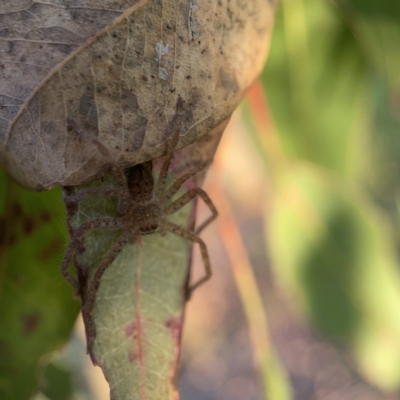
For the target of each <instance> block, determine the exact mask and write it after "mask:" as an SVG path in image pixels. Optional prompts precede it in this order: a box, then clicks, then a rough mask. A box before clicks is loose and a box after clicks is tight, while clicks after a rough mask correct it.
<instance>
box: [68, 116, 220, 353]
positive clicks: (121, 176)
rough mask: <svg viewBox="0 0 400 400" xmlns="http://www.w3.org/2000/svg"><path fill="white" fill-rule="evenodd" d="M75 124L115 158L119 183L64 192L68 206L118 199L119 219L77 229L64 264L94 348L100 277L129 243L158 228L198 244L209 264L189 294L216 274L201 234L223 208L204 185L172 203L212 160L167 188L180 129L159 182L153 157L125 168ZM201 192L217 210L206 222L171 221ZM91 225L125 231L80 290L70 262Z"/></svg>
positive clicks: (112, 165)
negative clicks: (94, 198)
mask: <svg viewBox="0 0 400 400" xmlns="http://www.w3.org/2000/svg"><path fill="white" fill-rule="evenodd" d="M70 123H71V125H72V128H73V129H74V130H75V131H76V132H77V133H78V134H79V135H80V136H81V137H83V138H85V140H87V139H88V140H90V141H91V142H93V143H94V144H96V145H97V146H98V147H99V150H100V152H101V153H102V154H103V155H104V156H105V157H106V158H107V159H108V160H110V169H111V171H112V172H113V173H114V174H115V178H116V186H115V187H110V188H99V187H91V188H86V189H82V190H80V191H78V192H77V193H75V194H69V193H68V191H67V192H66V195H65V196H64V202H65V203H66V205H67V206H68V205H72V204H79V202H80V201H81V200H83V199H84V198H86V197H87V196H98V195H106V196H111V197H116V198H117V199H118V206H117V212H118V216H117V217H106V218H96V219H89V220H87V221H85V222H84V223H83V224H81V225H80V226H78V227H76V228H75V229H73V230H72V233H71V243H70V245H69V247H68V249H67V252H66V254H65V257H64V260H63V262H62V264H61V272H62V274H63V275H64V277H65V278H66V279H67V280H68V282H70V283H71V285H72V286H73V287H74V289H75V291H76V292H77V293H79V294H80V296H81V298H82V312H83V314H84V316H85V318H86V321H87V327H86V329H87V336H88V351H90V350H91V347H92V343H93V338H94V337H95V328H94V324H93V322H92V317H91V311H92V309H93V305H94V301H95V299H96V293H97V290H98V287H99V285H100V281H101V277H102V276H103V274H104V271H105V270H106V269H107V268H108V267H109V266H110V265H111V264H112V262H113V261H114V259H115V258H116V257H117V256H118V254H119V253H120V252H121V251H122V249H123V248H124V247H125V245H126V244H127V243H132V242H135V241H136V240H137V239H138V237H139V236H140V235H147V234H152V233H154V232H156V231H159V232H160V233H161V234H164V233H165V232H167V231H169V232H171V233H174V234H175V235H178V236H181V237H183V238H185V239H187V240H189V241H191V242H193V243H198V244H199V246H200V251H201V256H202V259H203V263H204V268H205V275H204V276H203V277H202V278H201V279H199V280H198V281H197V282H196V283H195V284H193V285H192V286H191V287H189V296H190V293H191V292H192V291H193V290H194V289H195V288H197V287H198V286H199V285H201V284H202V283H203V282H205V281H206V280H208V279H209V278H210V277H211V266H210V260H209V257H208V252H207V247H206V245H205V243H204V242H203V240H202V239H201V238H200V237H199V233H200V232H201V231H202V230H203V229H204V228H205V227H206V226H207V225H208V224H209V223H210V222H211V221H213V220H214V219H215V218H216V217H217V215H218V212H217V210H216V208H215V206H214V204H213V203H212V201H211V199H210V198H209V197H208V195H207V193H206V192H205V191H204V190H202V189H201V188H193V189H191V190H189V191H188V192H186V193H184V194H183V195H181V196H180V197H178V198H177V199H176V200H174V201H172V202H171V198H172V197H173V196H174V195H175V194H176V193H177V192H178V190H179V189H180V188H181V187H182V186H183V184H184V183H185V182H186V181H187V180H189V179H190V178H191V177H193V176H194V175H195V174H196V173H198V172H199V171H201V170H203V169H204V168H205V167H207V166H208V165H209V162H207V163H200V164H198V165H195V166H194V168H193V169H192V170H189V171H188V172H187V173H185V174H184V175H182V176H181V177H180V178H178V179H176V180H175V182H174V183H173V184H172V185H171V186H170V187H168V188H165V183H166V179H167V175H168V170H169V166H170V163H171V160H172V157H173V153H174V150H175V147H176V144H177V142H178V139H179V130H178V131H177V132H176V134H175V135H174V136H173V137H172V138H171V139H170V143H169V148H168V151H167V155H166V157H165V160H164V162H163V164H162V167H161V170H160V173H159V176H158V179H157V181H156V182H155V181H154V178H153V163H152V161H148V162H145V163H142V164H139V165H136V166H133V167H130V168H128V169H126V170H125V171H124V170H122V169H121V168H120V167H118V166H117V165H116V164H115V163H113V160H112V158H111V155H110V154H109V153H108V150H107V149H106V148H104V146H103V145H102V144H101V143H100V142H99V141H98V140H97V138H93V137H89V136H88V133H87V132H81V130H80V127H78V126H76V125H75V124H74V123H73V122H71V121H70ZM197 196H199V197H201V198H202V199H203V201H204V202H205V203H206V205H207V206H208V207H209V209H210V211H211V212H212V215H211V216H210V217H209V218H208V219H207V220H206V221H204V222H203V223H202V224H201V225H200V226H199V227H198V228H197V229H196V231H194V232H193V231H191V230H188V229H186V228H184V227H181V226H178V225H176V224H174V223H171V222H169V221H168V216H169V215H171V214H173V213H175V212H176V211H178V210H179V209H181V208H182V207H183V206H184V205H186V204H187V203H189V202H190V201H192V200H193V199H195V198H196V197H197ZM92 229H102V230H111V231H121V232H122V233H121V234H120V236H119V237H118V239H117V240H116V241H115V243H114V244H113V245H112V247H111V249H110V250H109V251H108V252H107V253H106V254H105V256H104V257H103V260H102V261H101V262H100V265H99V266H98V267H97V268H96V271H95V273H94V275H93V277H92V279H91V281H90V282H89V283H88V284H85V287H84V288H82V289H81V288H80V287H79V284H78V282H77V281H76V279H75V278H74V277H73V276H72V275H71V274H70V273H69V266H70V264H71V262H72V261H73V259H74V257H75V256H76V254H77V253H78V251H79V250H80V249H81V248H82V242H83V240H84V235H85V233H86V232H87V231H89V230H92ZM82 290H83V291H84V293H83V292H82Z"/></svg>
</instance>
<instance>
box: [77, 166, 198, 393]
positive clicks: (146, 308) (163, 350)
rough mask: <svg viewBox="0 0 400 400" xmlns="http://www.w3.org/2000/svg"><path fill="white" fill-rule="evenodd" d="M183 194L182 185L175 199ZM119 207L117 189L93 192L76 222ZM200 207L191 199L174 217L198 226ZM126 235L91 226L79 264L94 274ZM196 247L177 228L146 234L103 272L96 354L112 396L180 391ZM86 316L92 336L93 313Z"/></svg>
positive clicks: (109, 179)
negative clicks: (175, 231) (195, 220)
mask: <svg viewBox="0 0 400 400" xmlns="http://www.w3.org/2000/svg"><path fill="white" fill-rule="evenodd" d="M156 175H157V174H156ZM173 176H175V178H176V175H173V174H172V173H170V174H169V179H168V181H167V185H166V187H168V186H169V185H170V184H171V183H172V181H173ZM114 179H115V177H114V176H113V175H112V174H109V175H107V176H104V177H102V178H101V179H98V180H96V181H93V182H91V183H90V184H89V185H85V186H82V187H79V188H77V192H76V193H79V191H80V190H82V189H84V188H87V187H91V188H101V187H112V186H114V187H117V186H116V182H115V180H114ZM183 193H184V191H183V189H181V190H180V191H179V192H178V193H177V194H176V195H175V196H174V198H177V196H180V195H182V194H183ZM172 200H173V199H172ZM117 208H118V201H117V199H115V198H112V197H111V196H108V195H87V196H86V197H84V198H83V199H82V200H81V201H80V202H79V204H78V206H77V207H76V209H72V212H71V213H70V214H69V217H70V218H71V225H72V226H73V227H77V226H80V225H81V224H82V223H83V222H85V221H87V220H93V219H94V220H95V219H97V218H100V217H103V218H104V217H108V218H117V217H118V213H117ZM193 211H194V205H193V204H190V203H189V204H187V205H186V206H185V207H183V208H181V209H180V210H179V211H177V212H176V213H174V214H173V215H171V216H170V217H168V221H170V222H173V223H175V224H177V225H179V226H186V227H187V226H190V225H191V224H192V223H193V218H194V214H193ZM121 234H122V231H117V232H115V231H114V232H113V231H112V230H111V231H110V230H107V229H91V230H89V231H88V232H87V233H86V234H85V237H84V249H85V251H84V254H83V255H82V256H79V257H78V260H77V263H76V265H78V270H79V269H82V270H83V269H85V268H87V267H86V266H89V268H90V272H89V274H90V277H89V281H90V280H91V278H92V277H93V275H94V273H95V272H96V270H97V267H98V266H99V263H100V262H101V260H104V259H105V258H106V257H107V254H108V252H109V250H110V248H111V247H112V245H113V244H114V243H115V242H116V241H117V240H118V238H119V237H120V236H121ZM190 250H191V242H189V241H188V240H186V239H184V238H182V237H179V236H177V235H174V234H173V233H170V232H166V233H165V235H162V234H160V233H158V232H155V233H152V234H149V235H143V236H142V237H140V238H138V239H136V240H134V241H133V242H132V243H129V244H127V245H125V246H124V248H123V249H122V251H121V252H120V253H119V254H118V256H117V257H116V258H115V260H114V261H113V262H112V264H111V265H110V266H109V267H108V268H107V269H106V271H105V273H104V275H103V277H102V278H101V282H100V286H99V289H98V291H97V293H96V300H95V303H94V307H93V311H92V318H93V323H94V327H95V332H94V342H93V349H92V351H91V352H90V353H91V356H92V359H93V362H94V363H95V364H97V365H99V366H100V367H101V368H102V369H103V372H104V375H105V377H106V379H107V381H108V382H109V384H110V391H111V398H112V399H114V400H119V399H131V400H134V399H143V398H149V399H154V400H167V399H171V400H173V399H176V398H177V396H178V394H177V388H176V384H175V379H176V373H177V368H178V361H179V355H180V349H181V342H180V339H181V333H182V328H183V316H184V306H185V301H186V284H187V279H188V267H189V261H190ZM78 276H79V274H78ZM80 282H81V284H82V280H80ZM83 315H84V320H85V324H86V330H87V336H88V338H89V341H91V336H92V334H93V333H92V332H91V325H90V319H89V317H88V316H87V314H86V313H83Z"/></svg>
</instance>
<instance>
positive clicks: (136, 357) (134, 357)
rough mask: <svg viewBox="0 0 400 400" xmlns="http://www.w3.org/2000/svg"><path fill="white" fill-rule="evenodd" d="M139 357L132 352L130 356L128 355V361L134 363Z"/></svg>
mask: <svg viewBox="0 0 400 400" xmlns="http://www.w3.org/2000/svg"><path fill="white" fill-rule="evenodd" d="M138 358H139V357H138V355H137V354H136V353H135V352H134V351H133V350H132V351H131V352H130V353H129V354H128V360H129V362H134V361H136V360H137V359H138Z"/></svg>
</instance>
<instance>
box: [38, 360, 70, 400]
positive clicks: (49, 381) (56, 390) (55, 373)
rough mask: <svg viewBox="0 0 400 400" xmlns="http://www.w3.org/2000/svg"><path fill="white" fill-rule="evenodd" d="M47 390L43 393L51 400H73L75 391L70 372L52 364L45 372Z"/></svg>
mask: <svg viewBox="0 0 400 400" xmlns="http://www.w3.org/2000/svg"><path fill="white" fill-rule="evenodd" d="M44 379H45V381H46V388H45V389H44V390H43V393H44V394H45V395H46V396H47V397H48V398H49V399H51V400H72V399H73V389H72V382H71V375H70V373H69V372H68V371H65V370H63V369H61V368H59V367H58V366H57V365H55V364H53V363H50V364H49V365H48V366H47V368H46V371H45V374H44Z"/></svg>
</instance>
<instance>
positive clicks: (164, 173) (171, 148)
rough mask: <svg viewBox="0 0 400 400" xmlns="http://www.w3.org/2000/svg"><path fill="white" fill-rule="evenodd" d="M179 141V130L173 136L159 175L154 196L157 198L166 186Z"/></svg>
mask: <svg viewBox="0 0 400 400" xmlns="http://www.w3.org/2000/svg"><path fill="white" fill-rule="evenodd" d="M178 140H179V130H177V131H176V132H175V134H174V136H172V138H171V140H170V142H169V145H168V152H167V156H166V158H165V160H164V162H163V165H162V167H161V171H160V174H159V175H158V179H157V182H156V184H155V186H154V194H155V196H156V197H158V196H159V194H160V192H161V190H162V188H163V187H164V185H165V181H166V180H167V175H168V170H169V166H170V165H171V160H172V157H173V156H174V150H175V147H176V145H177V143H178Z"/></svg>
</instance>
